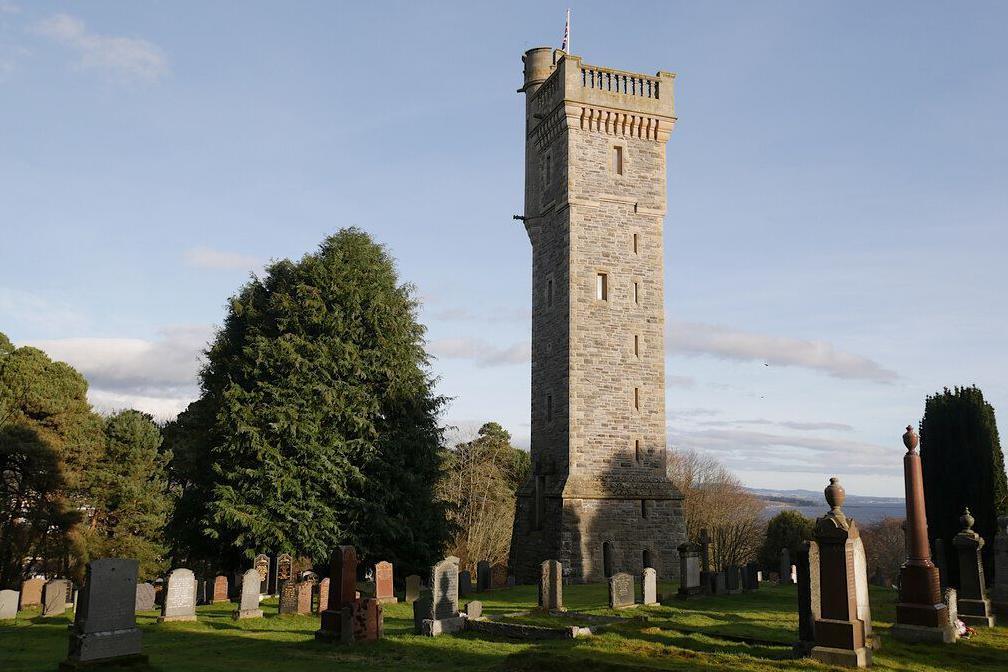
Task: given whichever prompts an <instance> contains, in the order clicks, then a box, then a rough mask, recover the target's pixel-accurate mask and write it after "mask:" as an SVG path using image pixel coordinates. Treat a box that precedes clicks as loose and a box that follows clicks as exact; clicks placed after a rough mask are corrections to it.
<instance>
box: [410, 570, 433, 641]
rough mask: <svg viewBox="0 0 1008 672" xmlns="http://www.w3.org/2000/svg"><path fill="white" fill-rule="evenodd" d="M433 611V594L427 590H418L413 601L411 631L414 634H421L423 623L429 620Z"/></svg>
mask: <svg viewBox="0 0 1008 672" xmlns="http://www.w3.org/2000/svg"><path fill="white" fill-rule="evenodd" d="M417 585H419V582H418V584H417ZM433 610H434V596H433V593H431V591H430V590H429V589H427V588H422V589H420V590H418V592H417V595H416V599H414V600H413V631H414V632H415V633H416V634H418V635H421V634H423V622H424V621H429V620H431V617H432V616H433V614H432V611H433Z"/></svg>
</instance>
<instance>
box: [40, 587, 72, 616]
mask: <svg viewBox="0 0 1008 672" xmlns="http://www.w3.org/2000/svg"><path fill="white" fill-rule="evenodd" d="M68 583H69V581H67V580H66V579H50V580H49V581H46V583H45V585H44V586H43V587H42V616H43V617H45V618H50V617H52V616H62V615H63V614H64V613H66V606H67V597H69V596H68V595H67V584H68Z"/></svg>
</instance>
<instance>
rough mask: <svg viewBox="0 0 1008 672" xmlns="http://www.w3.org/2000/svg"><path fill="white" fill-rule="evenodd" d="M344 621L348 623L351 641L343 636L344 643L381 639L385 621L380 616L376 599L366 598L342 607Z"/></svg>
mask: <svg viewBox="0 0 1008 672" xmlns="http://www.w3.org/2000/svg"><path fill="white" fill-rule="evenodd" d="M343 617H344V619H349V621H350V632H351V636H352V639H349V638H348V637H346V635H344V639H343V640H342V641H343V642H344V643H350V642H351V641H356V642H373V641H375V640H378V639H381V638H382V636H383V635H384V630H385V625H384V623H385V619H384V616H383V615H382V603H381V600H378V599H376V598H366V599H363V600H354V601H353V602H352V603H350V604H349V605H347V606H344V607H343ZM344 632H345V630H344Z"/></svg>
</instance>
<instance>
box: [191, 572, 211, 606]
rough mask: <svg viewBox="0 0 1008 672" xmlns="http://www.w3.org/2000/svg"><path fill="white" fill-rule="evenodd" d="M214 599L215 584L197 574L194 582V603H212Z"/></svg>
mask: <svg viewBox="0 0 1008 672" xmlns="http://www.w3.org/2000/svg"><path fill="white" fill-rule="evenodd" d="M212 601H213V585H212V584H211V583H210V582H209V581H207V580H206V579H205V578H204V577H202V576H197V577H196V580H195V582H194V584H193V604H210V603H211V602H212Z"/></svg>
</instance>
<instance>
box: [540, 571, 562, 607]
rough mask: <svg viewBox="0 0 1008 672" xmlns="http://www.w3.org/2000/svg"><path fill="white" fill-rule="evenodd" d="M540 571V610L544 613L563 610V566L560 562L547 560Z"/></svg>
mask: <svg viewBox="0 0 1008 672" xmlns="http://www.w3.org/2000/svg"><path fill="white" fill-rule="evenodd" d="M539 569H540V572H539V608H540V609H542V610H544V611H556V610H560V609H563V608H564V606H563V565H561V564H560V561H559V560H546V561H544V562H543V563H542V564H541V565H540V567H539Z"/></svg>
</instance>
